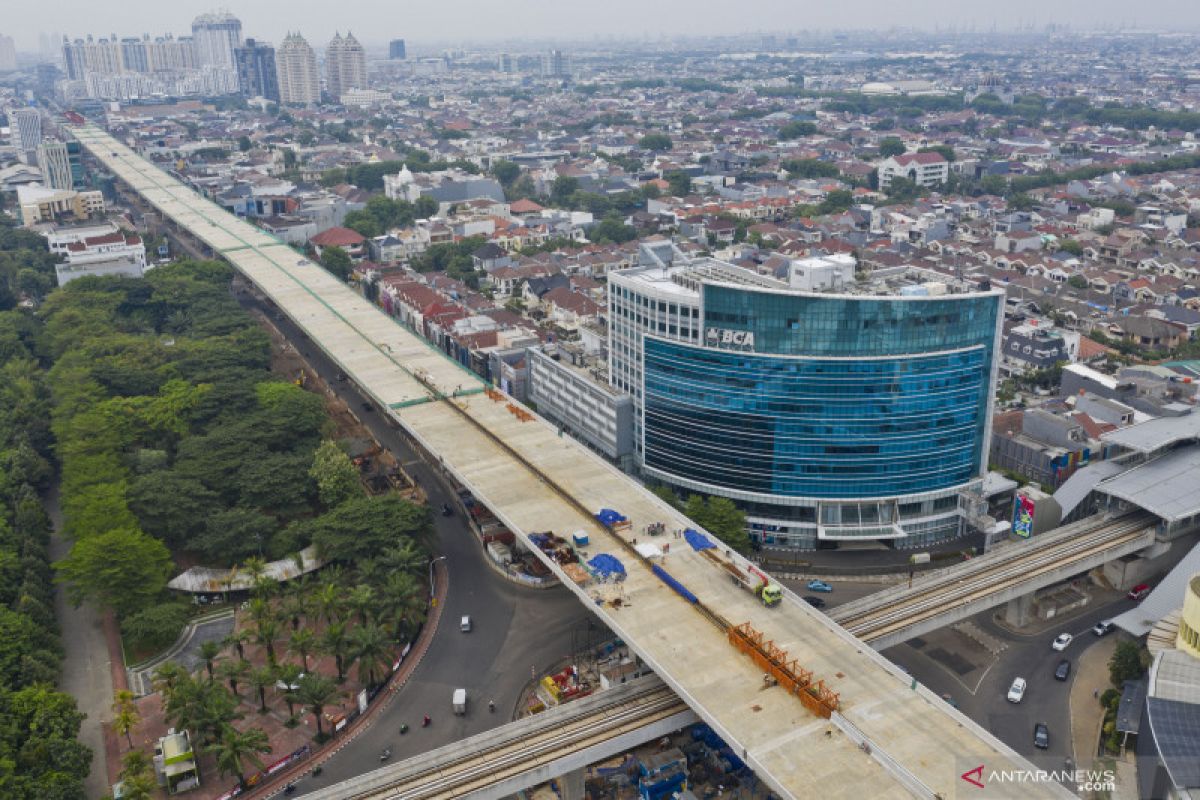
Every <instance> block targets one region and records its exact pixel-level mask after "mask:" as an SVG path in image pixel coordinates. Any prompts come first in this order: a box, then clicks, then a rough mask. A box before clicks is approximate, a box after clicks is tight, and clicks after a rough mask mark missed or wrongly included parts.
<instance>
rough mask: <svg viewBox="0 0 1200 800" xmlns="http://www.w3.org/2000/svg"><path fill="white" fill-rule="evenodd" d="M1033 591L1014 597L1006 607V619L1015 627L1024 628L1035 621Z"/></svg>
mask: <svg viewBox="0 0 1200 800" xmlns="http://www.w3.org/2000/svg"><path fill="white" fill-rule="evenodd" d="M1033 595H1034V593H1033V592H1030V593H1029V594H1024V595H1021V596H1020V597H1014V598H1013V599H1012V600H1009V601H1008V605H1006V606H1005V607H1004V621H1005V622H1007V623H1008V624H1009V625H1012V626H1013V627H1014V628H1023V627H1025V626H1026V625H1028V624H1029V623H1031V622H1033Z"/></svg>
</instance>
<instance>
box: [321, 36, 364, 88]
mask: <svg viewBox="0 0 1200 800" xmlns="http://www.w3.org/2000/svg"><path fill="white" fill-rule="evenodd" d="M325 77H326V86H327V87H328V89H329V96H330V97H331V98H333V99H334V100H335V101H338V102H342V97H343V95H345V94H346V93H347V92H349V91H350V90H351V89H366V88H367V54H366V51H364V50H363V46H362V45H361V44H359V43H358V40H357V39H355V38H354V34H353V33H349V32H347V33H346V35H345V36H342V35H341V34H338V33H335V34H334V35H333V39H332V40H331V41H330V42H329V47H327V48H326V49H325Z"/></svg>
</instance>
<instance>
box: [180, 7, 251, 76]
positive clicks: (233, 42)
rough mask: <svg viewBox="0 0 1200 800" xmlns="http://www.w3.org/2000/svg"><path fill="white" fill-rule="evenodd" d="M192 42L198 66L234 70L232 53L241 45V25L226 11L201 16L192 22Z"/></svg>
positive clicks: (235, 67) (235, 65)
mask: <svg viewBox="0 0 1200 800" xmlns="http://www.w3.org/2000/svg"><path fill="white" fill-rule="evenodd" d="M192 42H193V44H194V47H195V48H196V60H197V61H198V62H199V64H200V66H202V67H218V68H221V69H229V70H236V69H237V59H236V58H235V57H234V53H233V51H234V50H236V49H237V48H239V47H241V45H242V23H241V21H240V20H239V19H238V18H237V17H235V16H233V15H232V14H230V13H229V12H228V11H218V12H215V13H210V14H201V15H200V16H198V17H196V19H195V20H193V21H192Z"/></svg>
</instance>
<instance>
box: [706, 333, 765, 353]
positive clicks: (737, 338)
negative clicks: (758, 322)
mask: <svg viewBox="0 0 1200 800" xmlns="http://www.w3.org/2000/svg"><path fill="white" fill-rule="evenodd" d="M704 338H705V341H706V342H707V344H708V345H709V346H712V347H737V348H745V349H747V350H753V349H754V332H753V331H731V330H727V329H725V328H709V329H708V330H706V331H705V332H704Z"/></svg>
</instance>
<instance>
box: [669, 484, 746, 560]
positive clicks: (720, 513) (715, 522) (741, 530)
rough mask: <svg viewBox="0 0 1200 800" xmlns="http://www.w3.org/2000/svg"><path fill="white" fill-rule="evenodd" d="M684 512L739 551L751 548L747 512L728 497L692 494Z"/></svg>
mask: <svg viewBox="0 0 1200 800" xmlns="http://www.w3.org/2000/svg"><path fill="white" fill-rule="evenodd" d="M684 513H685V514H687V515H688V517H690V518H691V519H692V521H693V522H695V523H696V524H697V525H699V526H700V527H702V528H704V529H705V530H707V531H709V532H710V533H712V534H713V535H714V536H716V537H717V538H718V539H720V540H721V541H723V542H725V544H727V545H729V546H730V547H732V548H734V549H735V550H738V551H739V552H746V551H747V550H749V549H750V536H749V534H748V533H747V531H746V514H745V512H744V511H742V510H741V509H739V508H738V507H737V506H736V505H734V503H733V501H732V500H730V499H729V498H726V497H708V498H704V497H701V496H700V495H697V494H694V495H690V496H689V497H688V499H687V503H686V504H685V506H684Z"/></svg>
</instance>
